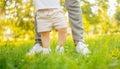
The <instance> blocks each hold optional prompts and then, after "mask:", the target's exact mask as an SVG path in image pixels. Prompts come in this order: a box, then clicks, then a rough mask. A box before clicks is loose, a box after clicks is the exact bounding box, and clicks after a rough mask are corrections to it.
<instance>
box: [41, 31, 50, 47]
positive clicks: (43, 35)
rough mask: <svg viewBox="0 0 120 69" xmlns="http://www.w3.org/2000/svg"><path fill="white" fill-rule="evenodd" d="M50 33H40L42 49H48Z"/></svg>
mask: <svg viewBox="0 0 120 69" xmlns="http://www.w3.org/2000/svg"><path fill="white" fill-rule="evenodd" d="M49 34H50V32H48V31H47V32H41V33H40V35H41V40H42V45H43V48H50V36H49Z"/></svg>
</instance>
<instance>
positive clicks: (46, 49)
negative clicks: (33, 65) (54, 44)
mask: <svg viewBox="0 0 120 69" xmlns="http://www.w3.org/2000/svg"><path fill="white" fill-rule="evenodd" d="M42 52H43V54H45V55H46V54H49V53H51V49H50V48H42Z"/></svg>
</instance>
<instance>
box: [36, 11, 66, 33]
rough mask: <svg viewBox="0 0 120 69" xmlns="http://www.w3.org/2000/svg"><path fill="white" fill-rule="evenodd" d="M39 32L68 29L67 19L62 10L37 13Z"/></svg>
mask: <svg viewBox="0 0 120 69" xmlns="http://www.w3.org/2000/svg"><path fill="white" fill-rule="evenodd" d="M36 20H37V30H38V32H45V31H51V30H52V28H53V27H54V28H55V29H60V28H67V22H66V18H65V16H64V13H63V12H62V11H61V10H60V9H46V10H39V11H37V16H36Z"/></svg>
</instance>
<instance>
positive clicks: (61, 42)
mask: <svg viewBox="0 0 120 69" xmlns="http://www.w3.org/2000/svg"><path fill="white" fill-rule="evenodd" d="M66 35H67V28H61V29H58V44H59V46H64V43H65V40H66Z"/></svg>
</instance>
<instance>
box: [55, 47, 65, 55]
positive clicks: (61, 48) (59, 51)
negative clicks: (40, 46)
mask: <svg viewBox="0 0 120 69" xmlns="http://www.w3.org/2000/svg"><path fill="white" fill-rule="evenodd" d="M55 51H56V52H58V53H60V54H63V53H64V47H63V46H59V45H58V46H57V47H56V50H55Z"/></svg>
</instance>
